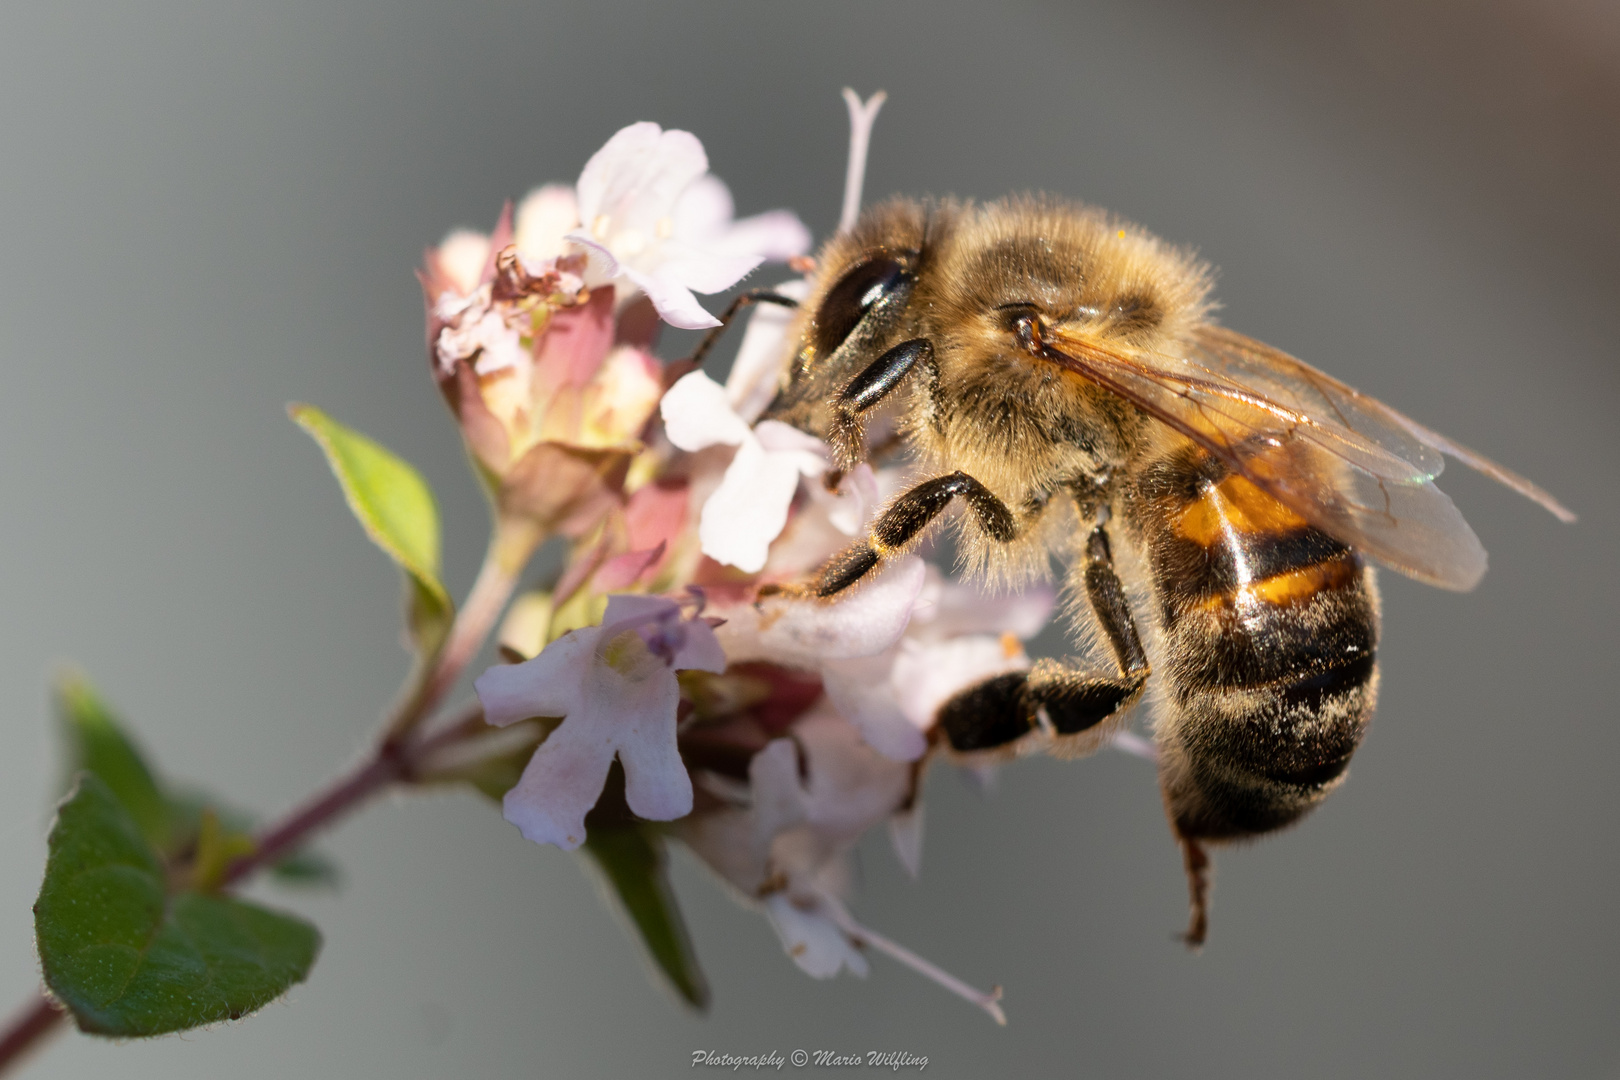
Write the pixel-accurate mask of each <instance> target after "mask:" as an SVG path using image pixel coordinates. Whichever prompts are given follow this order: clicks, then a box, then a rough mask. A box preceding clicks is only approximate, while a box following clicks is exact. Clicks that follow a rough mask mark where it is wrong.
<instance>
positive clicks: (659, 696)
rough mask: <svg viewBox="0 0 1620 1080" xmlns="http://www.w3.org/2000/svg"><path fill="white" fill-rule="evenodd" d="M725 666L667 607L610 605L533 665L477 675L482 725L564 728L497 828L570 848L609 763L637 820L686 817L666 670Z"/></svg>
mask: <svg viewBox="0 0 1620 1080" xmlns="http://www.w3.org/2000/svg"><path fill="white" fill-rule="evenodd" d="M725 666H726V658H725V654H724V653H722V652H721V649H720V643H719V642H718V641H717V640H716V639H715V636H714V631H713V630H712V629H711V628H710V626H709V624H708V623H707V622H705V621H703V620H702V619H696V618H693V619H686V618H682V616H681V609H680V606H679V605H678V604H676V603H675V602H673V601H671V600H665V599H662V598H659V597H649V596H613V597H609V599H608V606H607V613H606V615H605V616H604V617H603V620H602V624H601V625H600V626H591V627H586V628H584V629H581V630H574V631H571V632H570V633H567V634H564V635H563V636H562V637H560V638H558V639H557V640H556V641H554V642H552V643H551V644H550V645H548V646H546V648H545V649H544V650H543V651H542V652H541V653H540V655H539V656H536V657H535V658H534V659H533V660H528V661H525V662H524V663H521V664H516V665H512V666H502V667H494V668H491V669H490V670H489V671H486V672H485V673H484V674H483V676H482V677H480V678H479V679H478V681H477V683H476V686H475V688H476V690H477V692H478V697H479V700H480V701H482V702H483V705H484V716H485V719H486V720H487V721H488V722H489V723H490V724H493V725H495V726H497V727H504V726H506V725H508V724H514V723H517V722H518V721H520V720H526V719H528V718H530V717H536V716H544V717H562V718H563V721H562V724H561V725H560V726H558V727H557V729H556V730H554V731H553V732H552V733H551V735H550V736H549V737H548V738H547V739H546V741H545V742H543V743H541V744H540V748H539V749H538V750H536V751H535V754H534V757H533V758H532V759H530V761H529V764H528V767H527V768H525V769H524V770H523V777H522V779H520V780H519V781H518V783H517V786H516V787H514V788H513V789H512V790H511V791H509V792H507V795H506V799H505V803H504V806H505V815H506V820H508V821H510V822H511V823H512V824H514V825H516V826H517V827H518V828H519V829H520V830H521V831H522V832H523V835H524V836H525V837H526V838H527V839H529V840H532V841H534V842H535V843H537V844H555V845H557V846H558V847H560V848H563V849H565V850H568V851H572V850H573V849H575V848H577V847H579V845H580V844H581V843H582V842H583V841H584V839H585V815H586V813H587V812H588V811H589V810H590V809H591V807H592V806H594V805H595V804H596V801H597V799H598V798H599V797H600V796H601V794H602V786H603V784H604V782H605V781H606V779H607V774H608V769H609V767H610V766H611V765H612V764H613V759H614V758H615V757H617V758H618V759H619V762H620V763H621V764H622V765H623V766H624V775H625V801H626V802H627V803H628V804H629V806H630V809H631V810H632V811H633V812H635V813H636V814H637V815H638V816H640V817H643V818H647V819H649V820H652V821H671V820H674V819H675V818H679V817H683V816H685V815H686V814H689V813H691V810H692V781H691V778H690V777H689V776H688V775H687V772H686V767H685V765H684V764H682V762H681V757H680V753H679V752H678V751H677V749H676V745H675V710H676V706H677V705H678V704H679V702H680V688H679V685H678V684H677V682H676V679H675V672H676V671H677V670H686V669H696V670H700V671H712V672H717V673H718V672H721V671H724V670H725Z"/></svg>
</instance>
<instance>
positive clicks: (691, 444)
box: [658, 371, 753, 452]
mask: <svg viewBox="0 0 1620 1080" xmlns="http://www.w3.org/2000/svg"><path fill="white" fill-rule="evenodd" d="M658 408H659V412H660V413H661V414H662V415H663V417H664V434H666V435H668V436H669V441H670V442H672V443H674V444H675V445H676V446H677V447H679V448H680V449H682V450H687V451H693V452H696V451H698V450H705V449H707V448H709V447H711V446H736V445H738V444H739V443H742V442H746V441H747V440H749V439H751V438H753V432H752V431H751V430H750V429H749V427H748V424H747V422H746V421H744V420H743V419H742V418H741V417H739V416H738V415H737V414H736V413H735V412H733V411H732V408H731V403H730V401H728V400H727V398H726V392H725V390H724V389H722V388H721V386H720V384H719V383H717V382H715V381H714V380H713V379H711V378H709V377H708V376H707V375H705V374H703V372H701V371H693V372H690V373H688V374H686V375H683V376H681V378H680V379H679V380H677V381H676V383H675V385H674V386H672V387H670V388H669V390H668V391H667V392H666V393H665V394H664V399H663V400H662V401H661V402H659V405H658Z"/></svg>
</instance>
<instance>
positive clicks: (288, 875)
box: [270, 850, 341, 886]
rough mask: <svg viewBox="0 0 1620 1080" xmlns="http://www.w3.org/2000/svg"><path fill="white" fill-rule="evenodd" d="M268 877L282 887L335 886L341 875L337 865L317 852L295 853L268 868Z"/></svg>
mask: <svg viewBox="0 0 1620 1080" xmlns="http://www.w3.org/2000/svg"><path fill="white" fill-rule="evenodd" d="M270 876H271V877H273V878H275V879H276V880H277V881H279V882H281V883H282V884H284V885H325V886H335V885H336V884H337V883H338V879H339V878H340V877H341V875H340V874H339V872H338V868H337V863H335V862H333V861H332V860H331V859H328V858H327V857H326V856H325V855H322V854H321V853H320V852H318V851H309V850H304V851H295V852H293V853H292V854H291V855H289V856H287V857H286V858H285V859H282V860H281V861H280V862H278V863H276V864H275V865H273V866H271V867H270Z"/></svg>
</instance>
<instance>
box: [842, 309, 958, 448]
mask: <svg viewBox="0 0 1620 1080" xmlns="http://www.w3.org/2000/svg"><path fill="white" fill-rule="evenodd" d="M919 363H921V364H922V365H923V367H924V368H927V369H929V370H932V369H933V365H934V346H933V343H932V342H930V341H928V340H927V339H925V338H915V339H913V340H911V341H902V342H901V343H900V344H898V345H896V346H895V347H894V348H892V349H890V350H888V351H887V352H885V353H884V354H883V355H882V356H880V357H878V358H877V359H876V360H874V361H872V362H871V363H870V364H868V365H867V366H866V370H864V371H862V372H861V373H860V374H859V375H857V376H855V377H854V378H853V379H851V380H850V381H849V385H848V386H846V387H844V389H843V390H842V391H841V392H840V393H839V394H838V396H837V397H835V398H834V399H833V401H832V413H833V418H832V426H831V428H830V429H829V430H828V432H827V442H828V444H829V445H831V447H832V451H833V461H834V464H835V466H836V467H837V468H838V469H840V470H848V469H852V468H854V467H855V466H856V465H858V464H860V462H861V460H862V458H864V457H865V456H866V454H865V451H866V424H865V413H866V412H867V411H868V410H869V409H871V408H873V407H874V406H875V405H877V403H878V402H880V401H882V400H883V399H884V398H886V397H888V396H889V394H890V393H892V392H893V391H894V389H895V388H896V387H898V386H899V385H900V383H901V381H902V380H903V379H905V377H906V376H907V375H908V374H910V373H911V369H912V368H914V367H916V366H917V365H918V364H919Z"/></svg>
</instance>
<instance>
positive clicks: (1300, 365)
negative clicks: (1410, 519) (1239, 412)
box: [1187, 326, 1575, 523]
mask: <svg viewBox="0 0 1620 1080" xmlns="http://www.w3.org/2000/svg"><path fill="white" fill-rule="evenodd" d="M1187 359H1188V360H1189V361H1190V362H1191V363H1193V364H1197V365H1199V366H1202V367H1204V368H1205V369H1206V370H1208V371H1209V372H1211V373H1212V374H1216V375H1220V376H1224V377H1225V378H1227V379H1228V380H1230V381H1232V382H1234V383H1238V384H1242V385H1246V386H1249V387H1251V388H1253V389H1255V390H1259V391H1260V392H1261V393H1263V394H1265V395H1267V396H1268V397H1270V398H1272V399H1273V400H1276V401H1279V402H1282V403H1285V404H1291V405H1292V406H1293V407H1295V408H1298V409H1300V410H1302V411H1304V412H1306V413H1310V414H1313V415H1316V416H1331V417H1333V418H1336V419H1337V420H1338V422H1339V424H1341V425H1342V426H1343V427H1345V428H1348V429H1350V430H1352V431H1356V432H1359V433H1360V434H1362V435H1363V436H1365V437H1367V438H1369V439H1372V440H1373V441H1375V442H1377V443H1379V444H1380V445H1382V446H1384V447H1386V448H1388V449H1390V450H1391V451H1393V452H1395V453H1396V454H1397V455H1398V456H1400V457H1402V458H1405V459H1406V460H1408V461H1410V462H1412V463H1413V464H1414V465H1418V466H1419V467H1422V468H1428V466H1429V463H1430V462H1433V464H1434V469H1433V471H1432V472H1431V473H1430V474H1429V476H1430V479H1433V478H1434V477H1436V476H1439V475H1440V470H1441V469H1442V468H1444V466H1445V462H1444V459H1442V458H1441V457H1440V455H1441V454H1442V453H1443V454H1448V455H1450V456H1451V457H1454V458H1456V459H1457V460H1458V461H1460V462H1462V463H1463V464H1464V465H1467V466H1468V467H1469V468H1471V469H1474V470H1476V471H1478V472H1480V473H1483V474H1484V475H1486V476H1488V477H1490V478H1491V479H1492V480H1495V481H1496V482H1497V483H1499V484H1503V485H1505V486H1507V487H1509V488H1512V489H1513V490H1514V491H1516V492H1518V493H1519V494H1520V495H1523V496H1524V497H1525V498H1527V499H1529V500H1530V501H1532V502H1534V503H1536V504H1537V505H1538V506H1540V507H1542V509H1544V510H1546V511H1547V512H1548V513H1549V514H1552V515H1553V516H1554V517H1556V518H1557V519H1558V520H1559V521H1563V522H1566V523H1568V522H1572V521H1574V520H1575V515H1574V514H1573V513H1572V512H1570V510H1569V509H1568V508H1567V507H1565V506H1564V505H1563V504H1562V503H1560V502H1559V501H1558V500H1557V499H1556V498H1554V497H1553V496H1552V495H1551V494H1550V493H1548V492H1547V491H1545V490H1543V489H1542V488H1541V487H1539V486H1538V485H1536V484H1534V483H1531V482H1530V481H1529V480H1526V479H1525V478H1524V477H1522V476H1520V475H1519V474H1518V473H1516V472H1514V471H1513V470H1512V469H1508V468H1505V467H1503V466H1501V465H1498V464H1497V463H1496V462H1494V461H1492V460H1491V459H1490V458H1488V457H1486V456H1485V455H1484V454H1481V453H1478V452H1477V451H1474V450H1470V449H1469V448H1468V447H1466V446H1464V445H1462V444H1461V443H1459V442H1454V441H1452V440H1451V439H1448V438H1446V437H1445V436H1444V435H1441V434H1440V433H1439V432H1437V431H1434V430H1432V429H1430V428H1427V427H1424V426H1423V425H1422V424H1420V423H1418V422H1417V421H1416V420H1413V419H1412V418H1411V417H1409V416H1406V415H1405V414H1403V413H1400V412H1397V411H1396V410H1395V409H1392V408H1390V407H1389V406H1388V405H1385V404H1384V403H1383V402H1381V401H1379V400H1378V399H1377V398H1373V397H1369V396H1367V395H1366V394H1363V393H1362V392H1361V391H1359V390H1357V389H1355V388H1354V387H1351V386H1346V385H1345V384H1344V383H1342V382H1340V381H1339V380H1338V379H1335V378H1333V376H1331V375H1328V374H1326V373H1325V372H1321V371H1318V370H1316V369H1315V368H1313V367H1311V366H1310V365H1309V364H1307V363H1305V362H1304V361H1302V360H1297V359H1295V358H1294V357H1292V356H1289V355H1288V354H1287V353H1285V352H1283V351H1282V350H1281V349H1274V348H1272V347H1271V346H1270V345H1266V344H1264V343H1263V342H1259V341H1256V340H1254V339H1253V338H1251V337H1245V336H1244V335H1242V334H1239V333H1237V332H1236V331H1233V330H1228V329H1226V328H1225V327H1222V326H1204V327H1201V328H1199V329H1198V330H1196V331H1194V332H1193V341H1192V347H1191V348H1190V349H1189V350H1188V352H1187ZM1407 448H1410V453H1409V452H1407Z"/></svg>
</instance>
